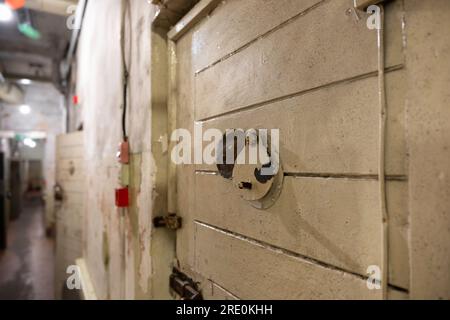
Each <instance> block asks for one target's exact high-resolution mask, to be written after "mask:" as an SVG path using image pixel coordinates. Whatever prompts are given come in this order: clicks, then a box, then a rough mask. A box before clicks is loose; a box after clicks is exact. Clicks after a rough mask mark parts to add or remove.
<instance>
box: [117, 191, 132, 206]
mask: <svg viewBox="0 0 450 320" xmlns="http://www.w3.org/2000/svg"><path fill="white" fill-rule="evenodd" d="M128 206H129V198H128V188H121V189H116V207H118V208H128Z"/></svg>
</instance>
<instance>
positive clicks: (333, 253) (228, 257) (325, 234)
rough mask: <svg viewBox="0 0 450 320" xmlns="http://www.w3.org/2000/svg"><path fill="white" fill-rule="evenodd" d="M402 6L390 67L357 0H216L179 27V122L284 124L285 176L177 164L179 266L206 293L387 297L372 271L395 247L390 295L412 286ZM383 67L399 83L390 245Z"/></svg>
mask: <svg viewBox="0 0 450 320" xmlns="http://www.w3.org/2000/svg"><path fill="white" fill-rule="evenodd" d="M401 11H402V1H393V2H389V3H388V4H387V5H386V7H385V21H384V24H385V30H386V32H385V38H384V39H383V43H384V45H385V48H386V61H385V64H384V67H385V68H387V69H389V70H391V72H389V73H388V74H386V75H383V74H382V73H380V72H379V69H378V65H379V62H380V60H379V59H380V55H379V48H378V46H377V36H378V34H377V30H371V29H370V28H368V26H367V23H366V17H367V14H366V13H365V12H361V11H356V9H354V7H353V0H333V1H319V0H305V1H297V0H283V1H280V0H266V1H261V0H245V1H240V0H229V1H224V2H220V1H210V0H204V1H200V2H199V3H198V4H197V6H196V7H194V9H193V10H192V11H191V12H190V13H189V14H188V15H187V16H186V17H185V18H183V19H182V21H181V22H180V23H179V24H178V26H176V27H175V28H174V29H173V30H172V31H171V32H169V39H170V40H171V55H172V59H171V68H172V72H171V86H172V88H171V89H172V90H171V91H170V92H171V94H172V96H171V97H170V99H171V106H172V107H173V108H175V111H174V112H173V113H174V114H176V122H175V124H176V125H174V126H173V128H175V127H176V128H184V129H187V130H188V131H190V132H191V133H192V136H194V131H195V129H194V128H195V127H197V129H198V127H201V129H202V130H203V132H205V131H206V130H207V129H211V128H214V129H218V130H220V131H221V132H225V130H226V129H237V128H240V129H243V130H244V131H247V130H250V129H255V130H261V129H268V130H271V129H277V130H278V132H279V156H280V166H281V170H282V176H281V177H278V178H277V179H278V180H276V181H275V180H274V181H269V182H267V181H264V179H262V180H261V179H259V178H258V176H257V173H256V172H255V170H253V169H252V170H247V169H246V168H243V167H242V166H241V165H238V164H237V165H235V166H234V168H229V170H228V173H227V172H226V170H225V173H224V172H221V171H220V170H219V169H220V168H218V167H217V165H214V164H213V165H211V164H206V163H197V164H182V165H179V166H177V170H176V178H177V199H176V210H177V214H178V215H179V216H180V217H181V218H182V219H183V225H182V228H180V229H179V230H178V231H177V247H176V254H177V260H178V271H180V272H182V273H184V275H186V276H187V277H189V278H191V279H193V282H198V283H199V285H198V287H197V288H194V289H195V290H198V291H201V294H202V296H203V298H205V299H212V298H227V299H237V298H239V299H252V298H256V299H314V298H324V299H380V298H383V291H382V290H381V289H380V288H378V286H377V283H376V282H371V278H370V277H371V273H370V272H372V271H373V272H374V273H375V274H376V272H377V271H380V270H382V269H383V261H384V260H383V259H384V258H383V257H384V256H385V255H388V256H389V257H390V259H389V297H402V296H404V293H405V292H407V290H408V286H409V277H408V246H407V241H406V239H407V236H406V235H407V229H406V227H405V226H406V223H405V221H406V220H407V209H406V206H404V204H405V203H406V201H405V198H406V197H407V182H406V181H405V180H407V179H406V174H407V172H406V169H405V168H406V166H405V161H406V149H405V146H404V132H403V129H402V126H401V122H402V120H401V118H402V112H403V111H402V109H401V108H403V107H404V104H402V103H401V101H402V100H403V99H404V97H403V96H402V95H403V92H404V90H403V89H404V88H403V85H402V78H403V77H404V70H403V67H402V65H403V55H402V20H401V14H400V13H401ZM380 76H384V77H385V81H386V82H387V83H388V84H389V88H391V89H390V92H388V97H387V102H388V131H387V137H386V140H387V141H388V142H387V147H386V148H387V151H386V175H387V183H386V185H387V199H388V203H387V206H388V209H389V213H390V215H391V219H390V221H391V223H390V225H389V231H388V232H389V244H388V247H387V248H386V247H384V246H383V237H384V234H383V222H382V221H383V219H382V212H381V209H380V193H379V188H380V182H379V179H378V178H379V177H378V172H379V159H380V150H379V148H378V141H379V137H380V129H379V120H380V119H379V109H380V106H379V99H378V93H379V77H380ZM173 128H172V129H173ZM193 144H194V143H193ZM194 152H195V151H193V153H194ZM275 178H276V177H274V179H275ZM255 179H256V180H255ZM267 183H269V184H270V185H268V184H267ZM273 188H277V190H278V191H271V190H272V189H273ZM268 195H269V197H268ZM386 250H389V252H387V251H386ZM177 277H178V278H180V277H181V278H182V277H183V276H182V275H178V276H177V275H176V274H175V275H174V279H178V278H177Z"/></svg>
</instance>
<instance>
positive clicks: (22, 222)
mask: <svg viewBox="0 0 450 320" xmlns="http://www.w3.org/2000/svg"><path fill="white" fill-rule="evenodd" d="M43 209H44V206H43V203H42V201H41V200H40V199H39V198H34V199H28V200H26V201H25V202H24V207H23V209H22V212H21V214H20V217H19V218H18V219H17V220H15V221H11V223H10V225H9V228H8V248H7V249H6V250H4V251H0V270H1V272H0V300H3V299H9V300H18V299H32V300H41V299H54V250H53V248H54V242H53V240H52V239H50V238H47V237H46V235H45V228H44V226H43V223H42V219H43Z"/></svg>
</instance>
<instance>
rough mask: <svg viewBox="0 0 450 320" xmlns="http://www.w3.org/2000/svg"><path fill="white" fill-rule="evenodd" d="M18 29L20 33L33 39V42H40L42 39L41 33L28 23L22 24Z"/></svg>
mask: <svg viewBox="0 0 450 320" xmlns="http://www.w3.org/2000/svg"><path fill="white" fill-rule="evenodd" d="M18 28H19V31H20V32H22V33H23V34H24V35H26V36H27V37H28V38H31V39H33V40H39V39H40V38H41V33H40V32H39V31H37V30H36V29H35V28H33V26H32V25H30V24H28V23H20V24H19V26H18Z"/></svg>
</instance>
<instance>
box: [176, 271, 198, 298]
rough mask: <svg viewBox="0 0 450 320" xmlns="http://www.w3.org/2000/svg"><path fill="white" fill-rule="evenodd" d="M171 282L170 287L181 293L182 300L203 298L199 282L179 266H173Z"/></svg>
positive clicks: (178, 293)
mask: <svg viewBox="0 0 450 320" xmlns="http://www.w3.org/2000/svg"><path fill="white" fill-rule="evenodd" d="M169 283H170V289H172V290H173V291H174V292H175V293H176V294H177V295H179V296H180V297H181V299H182V300H203V296H202V293H201V292H200V290H199V289H198V285H197V283H195V282H194V281H193V280H192V279H191V278H189V277H188V276H187V275H185V274H184V273H182V272H181V271H180V270H178V269H177V268H173V270H172V274H171V275H170V281H169Z"/></svg>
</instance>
